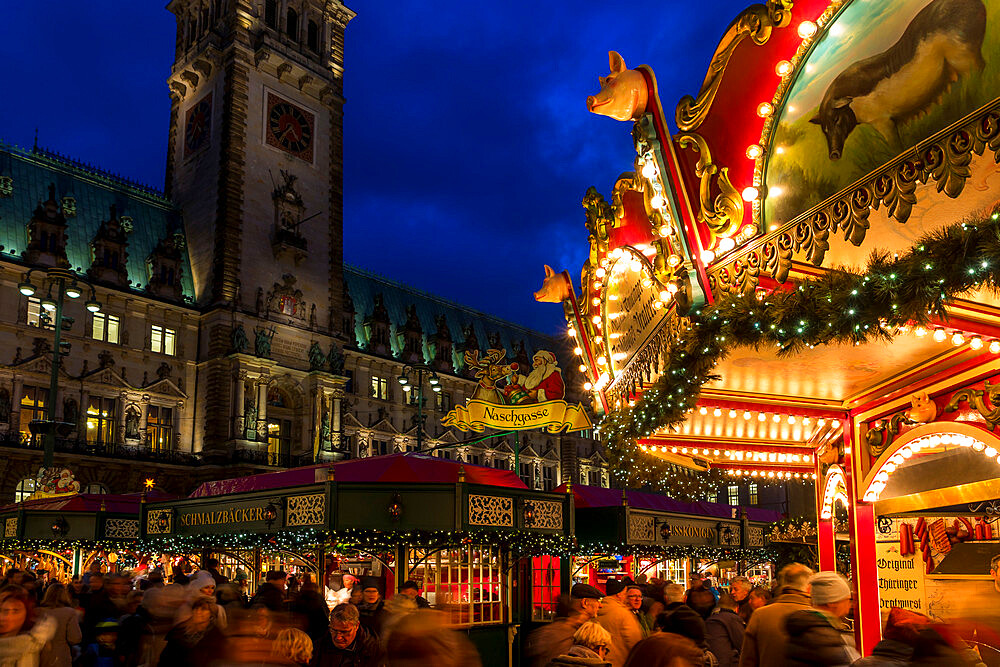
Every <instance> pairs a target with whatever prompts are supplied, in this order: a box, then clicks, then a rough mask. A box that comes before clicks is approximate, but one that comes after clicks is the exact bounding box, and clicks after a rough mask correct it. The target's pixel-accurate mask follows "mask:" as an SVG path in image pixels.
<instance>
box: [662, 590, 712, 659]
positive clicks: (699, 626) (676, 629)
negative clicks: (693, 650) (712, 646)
mask: <svg viewBox="0 0 1000 667" xmlns="http://www.w3.org/2000/svg"><path fill="white" fill-rule="evenodd" d="M653 629H654V630H658V631H659V632H665V633H670V634H674V635H680V636H681V637H686V638H687V639H690V640H691V641H692V642H694V644H695V645H696V646H697V647H698V649H699V650H700V651H701V652H702V654H703V660H704V664H705V665H713V666H714V665H716V664H718V661H717V660H716V658H715V655H714V654H713V653H712V652H711V651H710V650H709V648H708V642H707V641H706V634H705V621H704V619H702V617H701V615H700V614H699V613H698V612H696V611H695V610H694V609H691V607H689V606H687V605H686V604H679V605H668V608H667V611H664V612H661V613H660V615H659V616H657V617H656V623H655V624H654V626H653ZM651 636H655V634H654V635H651Z"/></svg>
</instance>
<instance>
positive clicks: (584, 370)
mask: <svg viewBox="0 0 1000 667" xmlns="http://www.w3.org/2000/svg"><path fill="white" fill-rule="evenodd" d="M580 372H581V373H586V372H587V364H580Z"/></svg>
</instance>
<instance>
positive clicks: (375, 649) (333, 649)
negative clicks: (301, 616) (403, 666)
mask: <svg viewBox="0 0 1000 667" xmlns="http://www.w3.org/2000/svg"><path fill="white" fill-rule="evenodd" d="M309 667H385V654H384V653H383V651H382V648H381V647H380V646H379V642H378V640H377V639H376V638H375V637H373V636H372V635H371V634H370V633H369V632H368V631H367V630H365V629H364V628H363V627H362V626H361V616H360V615H359V614H358V608H357V607H355V606H354V605H353V604H351V603H349V602H347V603H342V604H338V605H337V606H336V607H334V608H333V611H332V612H330V626H329V631H328V632H327V633H326V634H324V635H323V639H322V640H321V641H320V642H319V644H318V645H317V646H314V647H313V657H312V661H311V662H310V663H309Z"/></svg>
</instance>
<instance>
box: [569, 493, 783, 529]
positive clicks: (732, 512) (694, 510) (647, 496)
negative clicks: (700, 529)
mask: <svg viewBox="0 0 1000 667" xmlns="http://www.w3.org/2000/svg"><path fill="white" fill-rule="evenodd" d="M555 490H556V492H559V491H562V492H564V493H565V491H566V485H565V484H563V485H561V486H559V487H557V488H556V489H555ZM573 497H574V500H575V502H576V507H577V509H582V508H589V507H615V506H617V505H621V504H622V491H621V489H605V488H604V487H600V486H586V485H584V484H574V485H573ZM625 499H626V500H627V501H628V504H629V506H630V507H635V508H637V509H645V510H656V511H659V512H673V513H675V514H693V515H697V516H710V517H718V518H720V519H736V518H739V510H740V509H745V510H746V511H747V518H749V519H750V520H751V521H767V522H773V521H778V520H779V519H781V518H782V515H781V513H780V512H775V511H773V510H765V509H761V508H759V507H743V508H741V507H738V506H735V505H722V504H719V503H707V502H696V503H689V502H683V501H680V500H674V499H673V498H669V497H667V496H664V495H661V494H659V493H647V492H645V491H634V490H632V489H628V490H626V491H625Z"/></svg>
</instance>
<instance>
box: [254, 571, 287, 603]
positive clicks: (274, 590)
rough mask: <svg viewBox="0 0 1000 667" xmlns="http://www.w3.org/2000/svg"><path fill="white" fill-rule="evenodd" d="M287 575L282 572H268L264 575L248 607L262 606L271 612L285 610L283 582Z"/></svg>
mask: <svg viewBox="0 0 1000 667" xmlns="http://www.w3.org/2000/svg"><path fill="white" fill-rule="evenodd" d="M287 579H288V575H287V574H285V572H284V571H282V570H269V571H268V573H267V574H266V575H264V583H263V584H261V585H260V586H259V587H258V588H257V593H256V594H255V595H254V596H253V599H252V600H250V606H251V607H255V606H257V605H264V606H265V607H267V608H268V610H270V611H272V612H279V611H284V610H285V581H286V580H287Z"/></svg>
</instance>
